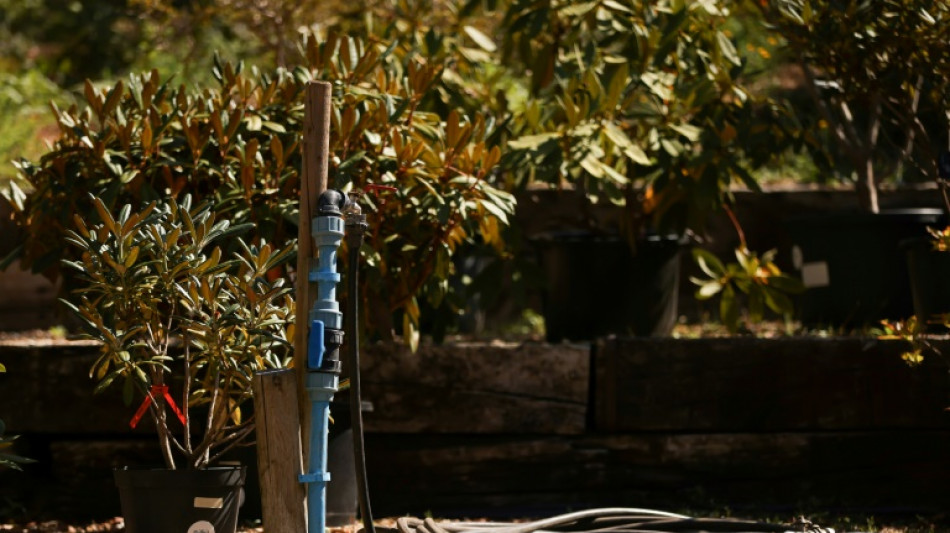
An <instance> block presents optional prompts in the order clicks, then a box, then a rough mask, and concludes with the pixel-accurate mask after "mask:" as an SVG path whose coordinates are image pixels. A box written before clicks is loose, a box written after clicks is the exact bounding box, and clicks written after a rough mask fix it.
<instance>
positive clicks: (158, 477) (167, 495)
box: [115, 466, 245, 533]
mask: <svg viewBox="0 0 950 533" xmlns="http://www.w3.org/2000/svg"><path fill="white" fill-rule="evenodd" d="M244 478H245V467H243V466H234V467H211V468H206V469H203V470H167V469H148V468H121V469H116V470H115V482H116V486H118V487H119V499H120V500H121V504H122V516H123V518H124V519H125V530H126V531H128V532H129V533H234V532H235V531H236V530H237V523H238V509H239V507H240V506H241V504H242V503H243V501H242V500H243V493H242V489H243V487H244Z"/></svg>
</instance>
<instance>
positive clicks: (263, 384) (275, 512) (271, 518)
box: [253, 369, 307, 533]
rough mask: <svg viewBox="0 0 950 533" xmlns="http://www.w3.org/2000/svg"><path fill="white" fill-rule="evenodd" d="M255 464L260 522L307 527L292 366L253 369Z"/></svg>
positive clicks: (277, 528)
mask: <svg viewBox="0 0 950 533" xmlns="http://www.w3.org/2000/svg"><path fill="white" fill-rule="evenodd" d="M253 384H254V412H255V419H256V422H257V427H256V431H257V465H258V479H259V482H260V488H261V513H262V518H263V522H264V527H266V528H268V530H269V531H275V532H281V531H286V532H288V533H289V532H295V531H306V530H307V519H306V517H307V509H306V491H305V489H304V485H303V484H302V483H300V481H299V479H298V476H299V475H300V474H301V473H302V472H303V457H302V454H301V448H300V420H299V417H298V411H297V387H296V384H297V380H296V376H295V373H294V371H293V370H292V369H280V370H272V371H268V372H259V373H257V374H255V375H254V380H253Z"/></svg>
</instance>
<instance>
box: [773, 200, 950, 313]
mask: <svg viewBox="0 0 950 533" xmlns="http://www.w3.org/2000/svg"><path fill="white" fill-rule="evenodd" d="M943 220H944V216H943V213H942V211H941V210H939V209H933V208H918V209H894V210H886V211H882V212H881V213H877V214H872V213H831V214H822V215H812V216H807V217H799V218H795V219H793V220H790V221H789V228H788V229H789V234H790V235H791V237H792V241H793V244H794V246H793V251H792V253H793V256H794V255H796V254H798V255H799V259H800V260H801V262H802V270H801V273H802V278H803V281H804V282H805V286H806V287H807V290H806V291H805V293H804V294H803V295H802V296H801V299H800V309H801V319H802V322H803V323H805V324H808V325H820V326H824V325H833V326H844V327H861V326H866V325H873V324H874V323H876V322H877V321H879V320H881V319H885V318H889V319H898V318H906V317H908V316H910V315H911V314H912V313H913V298H912V296H911V287H910V284H909V281H908V271H907V260H906V259H905V253H904V250H903V249H902V248H901V242H902V241H904V240H906V239H911V238H915V237H924V236H926V235H927V228H928V227H931V226H937V225H939V224H941V223H942V222H943Z"/></svg>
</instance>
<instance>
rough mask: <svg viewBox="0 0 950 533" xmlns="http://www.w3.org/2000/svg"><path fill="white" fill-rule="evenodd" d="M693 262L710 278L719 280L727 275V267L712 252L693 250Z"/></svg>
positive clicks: (700, 249) (699, 249)
mask: <svg viewBox="0 0 950 533" xmlns="http://www.w3.org/2000/svg"><path fill="white" fill-rule="evenodd" d="M693 260H695V261H696V264H697V265H698V266H699V268H700V269H701V270H702V271H703V272H705V273H706V274H707V275H708V276H709V277H711V278H715V279H719V278H721V277H722V276H723V275H724V274H725V273H726V267H725V265H723V264H722V261H720V260H719V258H718V257H716V256H715V255H714V254H713V253H712V252H710V251H708V250H704V249H702V248H693Z"/></svg>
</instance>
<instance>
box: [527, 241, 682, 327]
mask: <svg viewBox="0 0 950 533" xmlns="http://www.w3.org/2000/svg"><path fill="white" fill-rule="evenodd" d="M535 244H536V245H537V247H538V250H539V254H540V263H541V268H542V269H543V271H544V275H545V278H546V282H547V290H546V291H545V294H544V300H543V306H544V308H543V314H544V321H545V328H546V330H547V339H548V341H549V342H560V341H561V340H564V339H568V340H572V341H582V340H591V339H594V338H597V337H601V336H605V335H610V334H619V335H636V336H642V337H646V336H664V335H668V334H669V333H670V332H671V331H672V329H673V326H674V325H675V324H676V318H677V299H678V297H679V279H680V261H679V259H680V250H681V249H682V244H681V242H680V240H679V238H678V237H676V236H651V237H647V238H644V239H641V240H640V241H639V242H638V243H637V247H636V252H635V253H634V251H633V250H631V248H630V245H629V244H628V243H627V242H626V241H625V240H623V239H621V238H619V237H618V236H602V235H594V234H592V233H590V232H562V233H550V234H547V235H545V236H544V237H541V238H538V239H537V240H535Z"/></svg>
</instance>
